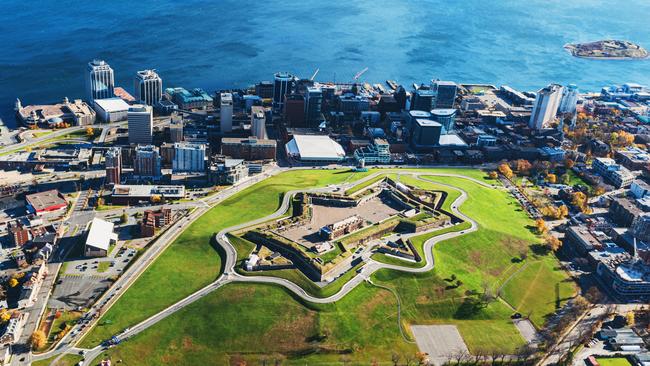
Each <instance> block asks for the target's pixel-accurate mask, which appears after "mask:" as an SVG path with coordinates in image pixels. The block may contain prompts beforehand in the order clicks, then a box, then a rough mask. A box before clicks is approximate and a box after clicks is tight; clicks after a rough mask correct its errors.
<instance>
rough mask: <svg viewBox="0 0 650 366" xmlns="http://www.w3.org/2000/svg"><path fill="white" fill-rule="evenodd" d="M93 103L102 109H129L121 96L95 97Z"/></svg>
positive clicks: (111, 110) (112, 110)
mask: <svg viewBox="0 0 650 366" xmlns="http://www.w3.org/2000/svg"><path fill="white" fill-rule="evenodd" d="M95 105H98V106H99V107H100V108H101V109H103V110H104V111H106V112H108V113H111V112H123V111H128V110H129V105H128V104H127V103H126V102H125V101H124V100H122V98H106V99H95Z"/></svg>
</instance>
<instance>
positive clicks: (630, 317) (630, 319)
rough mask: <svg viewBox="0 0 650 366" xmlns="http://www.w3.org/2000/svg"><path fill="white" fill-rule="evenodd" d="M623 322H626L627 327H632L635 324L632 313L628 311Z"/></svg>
mask: <svg viewBox="0 0 650 366" xmlns="http://www.w3.org/2000/svg"><path fill="white" fill-rule="evenodd" d="M625 320H626V321H627V325H629V326H630V327H633V326H634V324H635V320H634V312H633V311H629V312H628V313H627V314H625Z"/></svg>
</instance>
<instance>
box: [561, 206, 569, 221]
mask: <svg viewBox="0 0 650 366" xmlns="http://www.w3.org/2000/svg"><path fill="white" fill-rule="evenodd" d="M567 216H569V208H568V207H566V205H562V206H560V217H562V218H564V217H567Z"/></svg>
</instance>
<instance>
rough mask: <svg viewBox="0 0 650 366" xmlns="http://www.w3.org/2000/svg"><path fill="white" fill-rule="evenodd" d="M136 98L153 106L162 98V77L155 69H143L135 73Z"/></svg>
mask: <svg viewBox="0 0 650 366" xmlns="http://www.w3.org/2000/svg"><path fill="white" fill-rule="evenodd" d="M134 89H135V99H136V100H137V101H138V102H139V103H143V104H146V105H150V106H153V105H155V104H156V103H158V101H159V100H160V98H162V79H161V78H160V76H158V74H157V73H156V71H155V70H142V71H138V72H137V73H136V74H135V80H134Z"/></svg>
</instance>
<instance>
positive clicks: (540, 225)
mask: <svg viewBox="0 0 650 366" xmlns="http://www.w3.org/2000/svg"><path fill="white" fill-rule="evenodd" d="M535 227H536V228H537V233H538V234H544V233H546V231H548V228H547V227H546V221H544V220H543V219H537V220H535Z"/></svg>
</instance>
